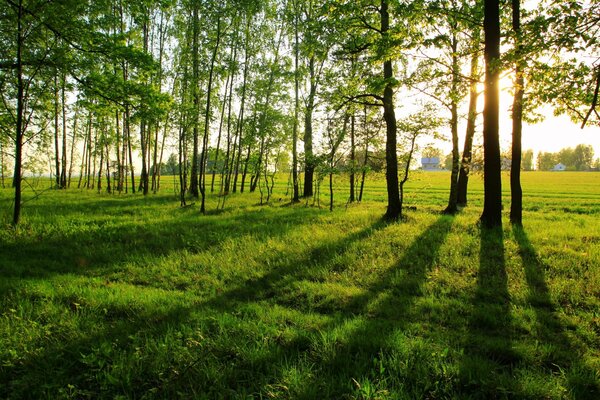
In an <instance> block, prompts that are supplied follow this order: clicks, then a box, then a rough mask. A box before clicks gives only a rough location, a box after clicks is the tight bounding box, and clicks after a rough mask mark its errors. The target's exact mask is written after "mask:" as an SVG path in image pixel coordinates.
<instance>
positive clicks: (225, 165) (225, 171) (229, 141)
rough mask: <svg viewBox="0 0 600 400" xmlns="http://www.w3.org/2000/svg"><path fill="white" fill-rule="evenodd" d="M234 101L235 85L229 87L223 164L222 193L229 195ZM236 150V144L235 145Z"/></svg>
mask: <svg viewBox="0 0 600 400" xmlns="http://www.w3.org/2000/svg"><path fill="white" fill-rule="evenodd" d="M232 100H233V84H232V85H231V86H230V87H229V99H228V102H229V104H228V105H227V151H226V153H225V160H224V162H223V168H222V169H221V189H220V192H221V193H222V194H227V193H228V192H229V177H230V171H231V169H230V168H229V166H230V163H231V158H232V155H233V154H232V148H231V147H232V142H233V141H232V137H231V114H232V108H231V105H232ZM233 146H234V149H233V150H235V143H233Z"/></svg>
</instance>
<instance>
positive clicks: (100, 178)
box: [94, 132, 104, 193]
mask: <svg viewBox="0 0 600 400" xmlns="http://www.w3.org/2000/svg"><path fill="white" fill-rule="evenodd" d="M103 139H104V132H103V133H102V137H101V138H100V141H101V142H102V141H103ZM98 147H100V165H99V167H98V184H97V189H98V193H100V191H101V190H102V167H103V166H104V146H103V145H102V143H100V144H98V142H96V150H97V149H98ZM94 175H95V174H94Z"/></svg>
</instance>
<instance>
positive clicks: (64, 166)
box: [60, 74, 67, 189]
mask: <svg viewBox="0 0 600 400" xmlns="http://www.w3.org/2000/svg"><path fill="white" fill-rule="evenodd" d="M61 78H62V79H61V108H62V162H61V168H60V188H61V189H66V188H67V105H66V94H65V91H66V88H65V86H66V82H65V81H66V76H65V75H64V74H63V75H62V77H61Z"/></svg>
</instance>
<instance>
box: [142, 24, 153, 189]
mask: <svg viewBox="0 0 600 400" xmlns="http://www.w3.org/2000/svg"><path fill="white" fill-rule="evenodd" d="M144 18H145V16H144ZM142 34H143V50H144V53H148V40H149V35H148V21H146V20H145V21H144V23H143V24H142ZM151 131H152V130H151V129H150V124H149V123H147V121H146V119H145V118H144V117H142V120H141V121H140V146H141V150H142V171H141V174H140V190H141V191H142V192H143V194H144V196H146V195H147V194H148V189H149V187H148V186H149V180H148V166H147V161H148V156H149V142H150V140H149V139H150V132H151Z"/></svg>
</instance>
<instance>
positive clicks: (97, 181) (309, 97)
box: [0, 0, 600, 226]
mask: <svg viewBox="0 0 600 400" xmlns="http://www.w3.org/2000/svg"><path fill="white" fill-rule="evenodd" d="M0 1H2V3H3V6H2V7H0V97H1V99H2V104H1V105H0V172H1V182H0V184H1V185H3V186H4V185H8V184H10V183H9V182H12V185H13V187H14V191H15V196H14V212H13V224H15V225H16V224H18V222H19V219H20V214H21V205H22V203H23V200H22V198H21V194H22V185H23V182H24V180H26V179H27V178H28V176H29V175H30V174H32V173H34V172H36V171H39V173H44V174H51V175H52V179H53V182H54V185H55V188H56V189H57V190H59V189H66V188H69V187H78V188H85V189H89V190H97V191H108V192H111V193H129V192H131V193H137V192H139V193H141V195H148V194H149V193H151V192H157V191H159V190H160V176H161V174H164V173H169V174H171V173H176V174H177V175H178V182H179V193H180V201H181V204H182V205H186V202H187V201H188V200H189V198H190V197H191V198H198V201H199V203H200V211H201V212H203V213H204V212H205V211H206V206H205V198H206V196H207V195H208V193H219V194H220V195H222V196H226V195H227V194H229V193H236V192H244V191H250V192H253V191H255V190H257V189H259V190H261V193H262V191H263V190H265V191H266V193H269V190H270V189H269V188H271V189H272V179H273V176H274V174H275V172H276V171H281V166H282V165H287V166H288V168H289V169H290V174H289V176H290V178H289V179H290V186H291V187H292V190H291V192H290V193H291V195H290V200H291V201H299V199H300V197H305V198H308V197H311V196H313V195H315V194H316V189H315V188H317V186H318V185H320V183H321V181H322V180H323V179H324V178H325V176H329V178H330V182H331V177H332V175H333V174H334V173H337V172H338V171H340V170H341V169H344V170H345V171H347V172H348V173H349V176H350V183H351V184H350V192H349V194H348V199H349V201H360V200H361V199H362V190H363V187H364V182H365V175H366V173H367V171H368V170H369V165H373V162H374V159H376V158H377V156H382V158H381V159H382V160H384V164H383V167H384V169H385V176H386V182H387V211H386V214H385V216H386V218H388V219H390V220H397V219H399V218H401V217H402V199H401V191H402V185H403V182H405V179H407V178H408V174H407V172H408V167H409V163H410V162H411V159H412V155H413V153H414V152H415V150H416V149H415V146H416V144H415V143H416V142H415V138H416V135H417V133H418V135H430V136H433V135H437V136H439V135H443V134H446V135H447V136H448V137H449V138H450V139H451V141H452V174H451V177H450V179H451V181H450V182H449V191H448V193H449V200H448V206H447V207H446V209H445V212H447V213H455V212H457V211H458V210H459V209H460V207H462V206H465V205H466V204H467V198H466V190H467V189H466V188H467V182H468V177H469V172H470V164H471V159H472V154H473V148H472V147H473V137H474V135H475V133H476V130H477V123H476V121H477V118H478V110H477V99H478V96H479V90H480V85H481V84H483V88H484V90H483V93H484V94H483V95H484V100H485V101H484V103H485V107H484V109H483V145H484V182H485V204H484V209H483V214H482V217H481V219H482V222H483V223H484V224H485V225H488V226H498V225H499V224H501V186H500V185H501V183H500V168H501V162H500V145H499V132H498V129H499V119H500V118H512V120H513V141H512V155H511V159H512V162H513V168H512V171H513V172H512V176H511V189H512V190H511V193H512V200H513V205H512V206H511V221H512V222H514V223H516V224H520V223H521V215H520V210H521V207H522V205H521V196H522V193H521V189H520V176H519V171H520V169H521V168H519V167H518V166H519V165H521V144H520V143H521V137H522V136H523V135H526V134H527V132H524V131H523V132H522V122H523V121H527V120H529V119H535V118H536V114H535V110H536V108H537V107H539V106H540V105H544V104H550V105H552V106H553V107H554V108H555V110H556V112H563V113H568V114H569V115H570V116H571V117H572V118H573V119H575V120H577V121H579V122H581V123H582V124H583V125H586V124H588V125H597V124H598V123H599V121H600V115H599V114H598V111H597V110H596V105H597V101H598V87H599V85H600V65H599V64H598V57H599V53H598V50H599V46H598V37H599V36H600V35H598V30H599V29H600V17H599V16H600V4H599V3H597V2H594V1H587V0H586V1H582V0H541V1H539V2H537V3H536V4H534V5H531V4H527V5H522V4H520V2H519V0H512V2H510V3H507V2H502V3H501V2H500V1H499V0H485V1H481V0H353V1H350V0H325V1H315V0H223V1H213V0H141V1H129V0H94V1H91V0H83V1H81V0H77V1H75V0H61V1H52V2H48V1H45V0H0ZM525 6H527V7H525ZM501 49H503V52H501V51H500V50H501ZM504 49H506V50H504ZM583 56H585V57H583ZM501 75H508V76H511V77H513V83H514V87H513V94H514V102H513V106H512V110H511V113H510V115H508V113H505V112H503V111H501V110H500V109H499V100H498V99H499V79H500V76H501ZM417 95H418V96H417ZM416 98H418V99H419V100H412V99H416ZM423 99H425V100H423ZM463 108H466V109H467V110H468V111H467V112H466V113H463V112H462V111H461V110H462V109H463ZM403 110H405V111H407V112H406V113H405V112H404V111H403ZM432 110H436V111H434V112H432ZM463 114H464V115H463ZM505 114H506V115H505ZM461 118H464V119H466V121H467V129H466V132H465V133H464V135H465V136H464V140H463V142H464V148H463V149H462V154H461V153H460V149H459V146H458V143H459V136H460V135H461V133H460V132H459V131H458V126H459V121H460V119H461ZM415 121H418V124H417V125H415V124H416V122H415ZM564 152H565V153H564V154H562V153H561V155H560V156H559V157H554V156H552V157H551V156H550V155H547V154H541V155H540V156H538V168H539V169H547V168H546V166H547V163H548V162H550V161H548V160H550V159H552V162H555V161H556V160H560V161H561V162H564V163H565V164H566V165H567V166H569V167H570V168H573V169H577V170H580V169H588V168H589V167H590V165H591V160H592V158H593V153H592V155H591V156H590V154H589V148H586V147H585V146H582V147H581V148H580V146H578V147H576V148H575V149H574V150H570V149H568V150H564ZM590 157H592V158H590ZM288 160H289V162H288ZM562 160H564V161H562ZM162 165H168V166H169V168H161V166H162ZM405 171H406V173H405ZM216 177H220V179H216ZM403 177H404V179H403ZM10 178H12V179H10ZM330 195H331V198H332V199H333V188H332V187H331V185H330ZM268 198H269V196H268V195H267V199H268ZM223 204H224V202H223ZM332 205H333V202H332Z"/></svg>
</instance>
